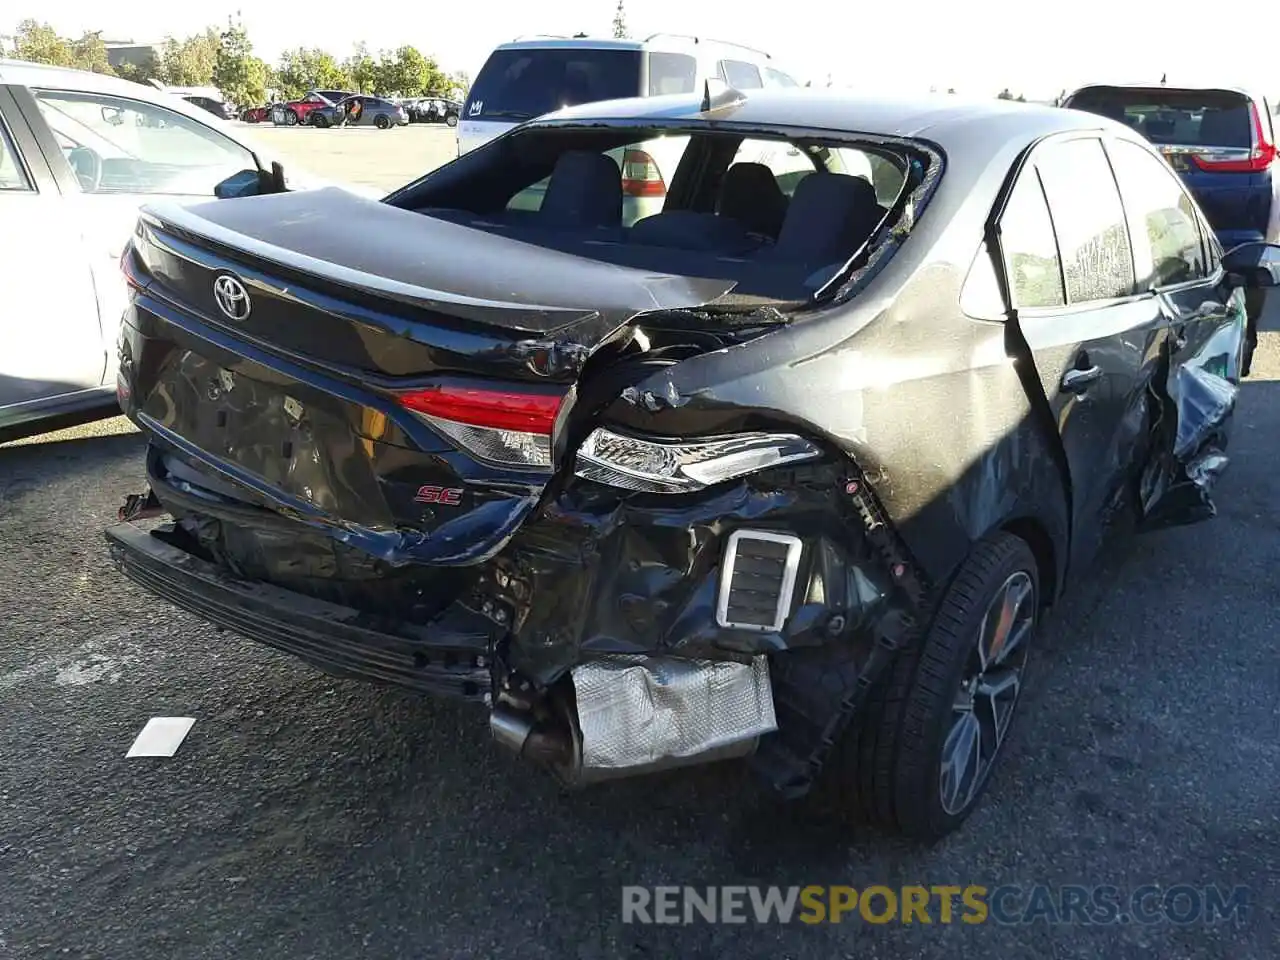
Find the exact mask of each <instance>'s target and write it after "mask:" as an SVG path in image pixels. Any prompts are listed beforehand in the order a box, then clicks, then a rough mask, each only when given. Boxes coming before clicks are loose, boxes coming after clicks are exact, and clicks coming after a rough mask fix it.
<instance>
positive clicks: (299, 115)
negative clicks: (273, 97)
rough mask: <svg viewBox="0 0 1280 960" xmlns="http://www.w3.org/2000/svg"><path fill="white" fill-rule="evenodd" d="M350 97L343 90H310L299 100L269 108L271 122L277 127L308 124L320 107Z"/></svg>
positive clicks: (330, 105) (328, 105)
mask: <svg viewBox="0 0 1280 960" xmlns="http://www.w3.org/2000/svg"><path fill="white" fill-rule="evenodd" d="M349 96H351V94H350V93H348V92H346V91H345V90H312V91H311V92H310V93H308V94H307V95H306V96H305V97H303V98H302V99H300V100H290V101H289V102H288V103H277V104H274V105H272V107H271V122H272V123H274V124H276V125H277V126H286V127H296V126H297V125H298V124H300V123H310V122H311V115H312V114H313V113H314V112H315V111H317V110H319V109H321V108H322V107H332V106H333V105H334V104H335V103H337V102H338V101H339V100H344V99H346V98H347V97H349Z"/></svg>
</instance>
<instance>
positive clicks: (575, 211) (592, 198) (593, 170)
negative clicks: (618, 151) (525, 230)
mask: <svg viewBox="0 0 1280 960" xmlns="http://www.w3.org/2000/svg"><path fill="white" fill-rule="evenodd" d="M538 219H539V220H541V221H542V222H544V223H545V224H547V225H548V226H554V227H617V226H619V225H620V224H621V223H622V171H621V170H620V169H619V168H618V165H617V164H616V163H615V162H614V161H613V160H611V159H610V158H609V157H607V156H605V155H604V154H603V153H592V152H591V151H589V150H570V151H569V152H568V153H563V154H561V155H560V157H559V159H558V160H556V166H555V169H554V170H553V171H552V173H551V180H550V182H548V183H547V191H546V193H545V194H543V197H542V206H541V208H539V211H538Z"/></svg>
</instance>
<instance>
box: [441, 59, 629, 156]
mask: <svg viewBox="0 0 1280 960" xmlns="http://www.w3.org/2000/svg"><path fill="white" fill-rule="evenodd" d="M643 63H644V53H643V51H641V50H637V49H618V48H609V47H605V48H598V47H586V46H580V45H576V44H562V45H559V46H556V45H548V46H520V47H505V48H503V47H499V48H498V49H497V50H495V51H494V52H493V53H492V54H490V56H489V59H488V60H487V61H486V62H485V65H484V66H483V67H482V68H481V69H480V73H479V74H478V75H477V76H476V79H475V83H474V84H472V86H471V92H470V94H469V95H468V96H467V102H466V105H465V107H464V108H463V112H462V116H461V117H460V118H459V123H458V153H459V154H463V153H466V152H467V151H469V150H474V149H475V148H476V147H478V146H480V145H481V144H484V143H487V142H488V141H490V140H492V139H493V138H494V137H496V136H498V135H499V134H501V133H504V132H505V131H507V130H509V129H511V127H513V126H515V125H516V124H518V123H522V122H524V121H525V120H530V119H532V118H534V117H538V116H542V115H543V114H544V113H551V112H553V111H555V110H560V109H562V108H564V107H570V106H574V105H576V104H579V103H594V102H597V101H600V100H617V99H621V98H624V97H638V96H640V95H641V94H642V93H643V92H644V89H643V87H642V74H643V72H644V71H643V69H642V67H643Z"/></svg>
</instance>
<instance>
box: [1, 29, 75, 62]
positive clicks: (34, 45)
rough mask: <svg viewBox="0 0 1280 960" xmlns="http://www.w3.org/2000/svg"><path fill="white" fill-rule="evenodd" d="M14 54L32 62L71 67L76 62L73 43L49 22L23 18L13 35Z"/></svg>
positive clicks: (18, 57)
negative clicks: (59, 33)
mask: <svg viewBox="0 0 1280 960" xmlns="http://www.w3.org/2000/svg"><path fill="white" fill-rule="evenodd" d="M13 55H14V56H15V57H16V58H17V59H19V60H30V61H31V62H32V63H48V64H51V65H52V66H55V67H70V66H72V65H73V64H74V63H75V54H74V53H73V52H72V50H71V43H70V42H69V41H68V40H67V39H66V38H64V37H60V36H58V32H57V31H56V30H54V29H53V27H51V26H49V25H48V24H47V23H38V22H37V21H35V20H23V21H22V22H21V23H19V24H18V31H17V33H15V34H14V37H13Z"/></svg>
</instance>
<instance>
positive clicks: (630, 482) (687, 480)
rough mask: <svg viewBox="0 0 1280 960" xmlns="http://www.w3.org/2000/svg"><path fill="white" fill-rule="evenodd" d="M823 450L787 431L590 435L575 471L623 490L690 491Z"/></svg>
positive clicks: (609, 432) (602, 431) (808, 457)
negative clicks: (688, 436)
mask: <svg viewBox="0 0 1280 960" xmlns="http://www.w3.org/2000/svg"><path fill="white" fill-rule="evenodd" d="M821 455H822V451H821V450H819V449H818V447H816V446H815V445H814V444H812V443H810V442H809V441H808V440H805V439H804V438H803V437H798V436H795V435H794V434H788V433H743V434H735V435H733V436H727V437H715V438H711V439H707V440H674V439H671V440H668V439H657V438H642V437H633V436H626V435H624V434H621V433H615V432H614V431H612V430H607V429H605V428H604V427H599V428H597V429H595V430H593V431H592V432H591V434H590V435H589V436H588V437H587V439H586V440H584V441H583V443H582V446H581V447H580V448H579V449H578V456H577V463H576V465H575V469H574V472H575V474H576V475H577V476H579V477H582V478H583V479H585V480H592V481H595V482H596V483H604V484H608V485H609V486H612V487H619V488H622V489H624V490H637V491H645V492H649V493H686V492H689V491H694V490H702V489H705V488H706V487H710V486H714V485H715V484H717V483H723V482H724V481H726V480H733V479H735V478H737V477H742V476H746V475H747V474H750V473H755V472H757V471H759V470H765V469H767V468H769V467H777V466H781V465H782V464H786V463H795V462H798V461H803V460H812V459H815V458H816V457H819V456H821Z"/></svg>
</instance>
